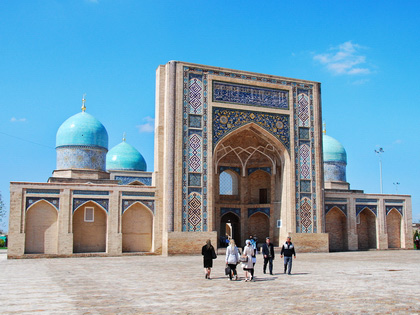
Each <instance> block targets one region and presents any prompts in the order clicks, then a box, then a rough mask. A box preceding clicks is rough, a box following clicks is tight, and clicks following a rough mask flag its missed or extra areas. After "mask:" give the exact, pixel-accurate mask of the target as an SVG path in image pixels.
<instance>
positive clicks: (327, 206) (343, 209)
mask: <svg viewBox="0 0 420 315" xmlns="http://www.w3.org/2000/svg"><path fill="white" fill-rule="evenodd" d="M334 207H337V208H338V209H340V210H341V211H343V213H344V215H345V216H347V205H340V204H328V205H327V204H326V205H325V214H327V213H328V212H329V211H330V210H331V209H332V208H334Z"/></svg>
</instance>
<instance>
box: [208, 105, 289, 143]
mask: <svg viewBox="0 0 420 315" xmlns="http://www.w3.org/2000/svg"><path fill="white" fill-rule="evenodd" d="M249 123H254V124H256V125H258V126H260V127H262V128H264V129H265V130H267V131H268V132H269V133H271V134H272V135H274V136H275V137H276V138H277V139H278V140H280V142H282V143H283V144H284V146H285V147H286V148H287V149H289V148H290V132H289V116H288V115H281V114H271V113H260V112H253V111H246V110H235V109H228V108H220V107H219V108H218V107H213V148H214V147H215V146H216V144H217V143H218V142H219V141H220V140H221V139H222V138H223V137H224V136H226V135H227V134H229V133H231V132H232V131H234V130H236V129H238V128H239V127H242V126H244V125H246V124H249Z"/></svg>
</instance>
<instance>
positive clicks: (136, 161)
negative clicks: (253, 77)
mask: <svg viewBox="0 0 420 315" xmlns="http://www.w3.org/2000/svg"><path fill="white" fill-rule="evenodd" d="M106 170H107V171H109V170H127V171H128V170H130V171H146V170H147V165H146V161H145V160H144V158H143V155H141V153H140V152H139V151H137V149H136V148H134V147H133V146H132V145H130V144H128V143H127V142H125V141H123V142H121V143H120V144H118V145H116V146H115V147H113V148H112V149H111V150H109V151H108V153H107V155H106Z"/></svg>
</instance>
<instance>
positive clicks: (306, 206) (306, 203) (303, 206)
mask: <svg viewBox="0 0 420 315" xmlns="http://www.w3.org/2000/svg"><path fill="white" fill-rule="evenodd" d="M300 224H301V233H312V207H311V200H310V199H309V198H308V197H303V198H302V199H301V201H300Z"/></svg>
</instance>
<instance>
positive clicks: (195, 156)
mask: <svg viewBox="0 0 420 315" xmlns="http://www.w3.org/2000/svg"><path fill="white" fill-rule="evenodd" d="M189 144H190V148H189V149H190V151H189V161H188V171H189V172H199V173H201V171H202V169H201V154H202V152H201V148H202V139H201V137H200V136H199V135H197V134H192V135H191V136H190V138H189Z"/></svg>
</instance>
